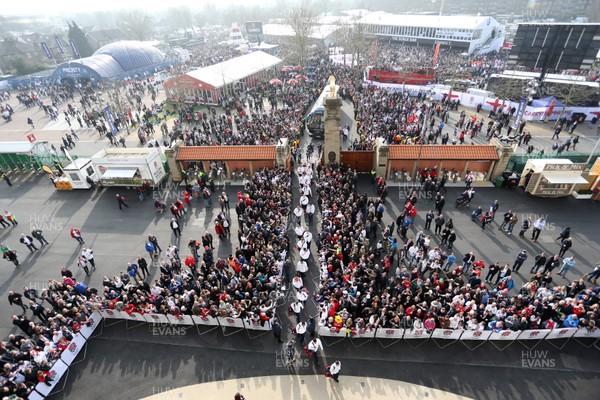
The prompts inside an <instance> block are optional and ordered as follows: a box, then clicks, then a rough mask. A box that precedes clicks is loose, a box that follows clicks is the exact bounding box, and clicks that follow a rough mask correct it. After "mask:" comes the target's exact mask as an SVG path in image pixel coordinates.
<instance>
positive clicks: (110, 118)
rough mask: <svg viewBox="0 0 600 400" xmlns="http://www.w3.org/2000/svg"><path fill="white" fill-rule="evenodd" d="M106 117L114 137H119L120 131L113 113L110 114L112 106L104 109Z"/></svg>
mask: <svg viewBox="0 0 600 400" xmlns="http://www.w3.org/2000/svg"><path fill="white" fill-rule="evenodd" d="M104 117H105V118H106V122H107V123H108V126H109V127H110V130H111V132H112V133H113V135H117V134H118V133H119V130H118V129H117V127H116V126H115V120H114V119H113V116H112V113H111V112H110V106H106V107H104Z"/></svg>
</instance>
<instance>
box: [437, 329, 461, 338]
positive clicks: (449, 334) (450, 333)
mask: <svg viewBox="0 0 600 400" xmlns="http://www.w3.org/2000/svg"><path fill="white" fill-rule="evenodd" d="M463 332H464V331H463V330H461V329H434V330H433V332H432V333H431V337H432V338H434V339H449V340H457V339H460V336H461V335H462V333H463Z"/></svg>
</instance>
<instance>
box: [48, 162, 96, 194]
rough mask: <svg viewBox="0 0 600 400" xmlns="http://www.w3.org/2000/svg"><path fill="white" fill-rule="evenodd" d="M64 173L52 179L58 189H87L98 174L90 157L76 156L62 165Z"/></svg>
mask: <svg viewBox="0 0 600 400" xmlns="http://www.w3.org/2000/svg"><path fill="white" fill-rule="evenodd" d="M62 170H63V172H64V174H63V175H62V176H61V177H58V178H56V179H54V184H55V185H56V188H57V189H58V190H71V189H89V188H91V187H92V184H93V183H94V182H96V181H97V180H98V179H99V177H100V175H99V174H98V173H97V171H96V170H95V169H94V166H93V165H92V159H91V158H78V159H76V160H73V162H72V163H70V164H69V165H67V166H66V167H64V168H63V169H62Z"/></svg>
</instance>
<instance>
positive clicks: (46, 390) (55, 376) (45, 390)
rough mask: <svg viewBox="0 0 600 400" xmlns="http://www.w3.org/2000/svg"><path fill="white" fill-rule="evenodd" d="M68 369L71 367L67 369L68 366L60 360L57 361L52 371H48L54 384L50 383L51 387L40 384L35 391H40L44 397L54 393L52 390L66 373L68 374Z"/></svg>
mask: <svg viewBox="0 0 600 400" xmlns="http://www.w3.org/2000/svg"><path fill="white" fill-rule="evenodd" d="M68 368H69V367H67V364H65V363H64V362H62V361H60V360H57V361H56V362H55V363H54V365H53V366H52V368H51V369H50V371H48V376H49V377H50V378H52V382H50V385H46V384H45V383H38V384H37V385H36V386H35V390H36V391H38V392H39V393H40V394H41V395H42V396H48V395H49V394H50V393H51V392H52V390H54V387H55V386H56V385H57V384H58V381H60V378H62V377H63V375H64V374H65V372H67V369H68Z"/></svg>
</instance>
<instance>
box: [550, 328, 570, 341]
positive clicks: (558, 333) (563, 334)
mask: <svg viewBox="0 0 600 400" xmlns="http://www.w3.org/2000/svg"><path fill="white" fill-rule="evenodd" d="M575 332H577V328H560V329H553V330H551V331H550V332H549V333H548V334H547V335H546V340H553V339H568V338H570V337H571V336H573V335H574V334H575Z"/></svg>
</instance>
